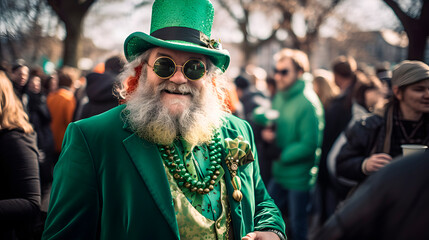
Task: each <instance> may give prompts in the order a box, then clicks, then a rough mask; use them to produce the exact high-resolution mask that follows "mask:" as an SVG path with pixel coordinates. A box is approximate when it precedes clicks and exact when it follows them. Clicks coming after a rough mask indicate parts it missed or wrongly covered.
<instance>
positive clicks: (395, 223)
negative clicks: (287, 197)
mask: <svg viewBox="0 0 429 240" xmlns="http://www.w3.org/2000/svg"><path fill="white" fill-rule="evenodd" d="M428 172H429V152H426V153H423V154H416V155H410V156H408V157H405V158H403V159H398V160H395V161H394V162H393V163H391V164H389V165H388V166H386V167H385V168H382V169H381V170H380V171H378V172H377V173H375V174H373V175H371V176H370V177H369V178H368V179H367V180H366V181H365V182H364V183H363V184H362V185H360V187H359V188H358V189H357V190H356V192H355V193H354V194H353V196H352V197H351V198H349V199H348V200H347V201H346V202H345V204H344V206H343V207H342V208H341V209H339V210H338V211H337V212H336V213H335V214H334V215H333V216H332V217H331V218H329V220H328V221H327V222H326V223H325V225H324V226H323V227H322V228H321V230H320V231H319V232H318V234H316V237H314V238H313V239H317V240H325V239H326V240H337V239H347V240H354V239H366V240H371V239H377V240H384V239H386V240H387V239H389V240H395V239H398V240H402V239H413V240H420V239H422V240H423V239H429V230H428V225H429V218H428V216H429V205H428V203H429V191H428V190H427V189H428V183H429V174H428Z"/></svg>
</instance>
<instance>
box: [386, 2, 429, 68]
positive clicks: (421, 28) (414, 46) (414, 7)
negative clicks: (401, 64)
mask: <svg viewBox="0 0 429 240" xmlns="http://www.w3.org/2000/svg"><path fill="white" fill-rule="evenodd" d="M383 1H384V2H385V3H386V4H387V5H389V7H390V8H392V10H393V12H394V13H395V14H396V16H397V17H398V19H399V21H400V22H401V23H402V26H403V27H404V30H405V32H406V33H407V36H408V40H409V44H408V59H410V60H420V61H423V60H424V53H425V49H426V45H427V40H428V37H429V1H428V0H410V1H395V0H383Z"/></svg>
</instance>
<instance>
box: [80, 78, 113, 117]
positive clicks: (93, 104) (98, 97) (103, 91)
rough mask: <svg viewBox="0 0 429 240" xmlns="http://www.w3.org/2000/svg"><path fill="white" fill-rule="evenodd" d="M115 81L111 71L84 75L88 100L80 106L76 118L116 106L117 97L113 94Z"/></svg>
mask: <svg viewBox="0 0 429 240" xmlns="http://www.w3.org/2000/svg"><path fill="white" fill-rule="evenodd" d="M116 83H117V78H116V75H114V74H113V73H109V72H106V73H90V74H88V75H87V76H86V95H87V97H88V102H87V103H85V104H84V105H83V107H82V112H81V113H80V114H79V116H78V117H77V119H83V118H88V117H91V116H94V115H97V114H100V113H102V112H105V111H107V110H109V109H112V108H114V107H116V106H118V98H117V97H116V96H114V94H113V88H114V85H115V84H116Z"/></svg>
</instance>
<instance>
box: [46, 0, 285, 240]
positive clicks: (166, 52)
mask: <svg viewBox="0 0 429 240" xmlns="http://www.w3.org/2000/svg"><path fill="white" fill-rule="evenodd" d="M213 15H214V11H213V6H212V4H211V3H210V1H209V0H198V1H195V0H156V1H155V2H154V4H153V9H152V25H151V33H150V35H148V34H145V33H142V32H135V33H132V34H131V35H130V36H128V38H127V39H126V40H125V44H124V48H125V49H124V50H125V56H126V58H127V60H128V61H129V63H128V64H127V65H126V69H125V72H124V73H123V74H122V77H123V83H124V84H123V85H124V86H123V88H122V89H120V91H119V93H120V95H121V96H122V97H123V98H122V99H123V101H122V102H123V104H121V105H120V106H118V107H116V108H113V109H111V110H109V111H107V112H105V113H102V114H100V115H96V116H93V117H91V118H87V119H84V120H81V121H78V122H73V123H71V124H70V125H69V126H68V129H67V132H66V134H65V137H64V141H63V146H62V153H61V156H60V159H59V161H58V163H57V165H56V166H55V171H54V182H53V186H52V192H51V200H50V205H49V210H48V216H47V220H46V224H45V230H44V233H43V237H42V238H43V239H61V240H64V239H103V240H109V239H115V240H117V239H131V240H132V239H136V240H137V239H139V240H140V239H162V240H165V239H167V240H168V239H177V240H178V239H198V240H199V239H261V240H263V239H267V240H268V239H285V237H286V235H285V224H284V221H283V219H282V216H281V212H280V210H279V209H278V208H277V206H276V205H275V203H274V201H273V199H272V198H271V197H270V196H269V195H268V192H267V190H266V188H265V186H264V183H263V181H262V180H261V176H260V172H259V165H258V158H257V152H256V148H255V143H254V140H253V133H252V130H251V128H250V126H249V124H248V123H247V122H245V121H243V120H241V119H239V118H237V117H234V116H232V115H231V114H229V113H227V111H226V110H225V105H226V104H225V103H226V101H225V93H224V90H225V88H224V86H225V84H226V83H227V82H226V78H225V77H223V75H222V73H223V72H224V71H225V70H226V69H227V67H228V64H229V61H230V56H229V53H228V51H226V50H223V49H222V48H221V45H220V43H219V42H217V41H215V40H213V39H210V32H211V27H212V22H213Z"/></svg>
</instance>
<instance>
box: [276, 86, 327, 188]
mask: <svg viewBox="0 0 429 240" xmlns="http://www.w3.org/2000/svg"><path fill="white" fill-rule="evenodd" d="M306 85H307V86H306ZM272 108H273V109H275V110H277V111H279V117H278V119H277V121H276V126H277V129H276V144H277V146H278V147H279V148H280V149H281V155H280V159H279V160H278V161H275V162H274V163H273V168H272V172H273V177H274V179H275V180H276V182H277V183H279V184H280V185H281V186H283V188H285V189H292V190H309V189H310V188H311V187H312V186H313V185H314V183H315V181H316V177H317V172H318V164H319V157H320V154H321V145H322V139H323V129H324V126H325V121H324V112H323V107H322V104H321V102H320V100H319V98H318V96H317V95H316V93H315V92H314V91H313V89H312V85H311V84H306V82H305V81H304V80H303V79H298V80H297V81H296V82H295V83H294V84H293V85H292V86H291V87H290V88H289V89H286V90H284V91H279V92H278V93H277V94H276V95H275V97H274V100H273V106H272Z"/></svg>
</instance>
